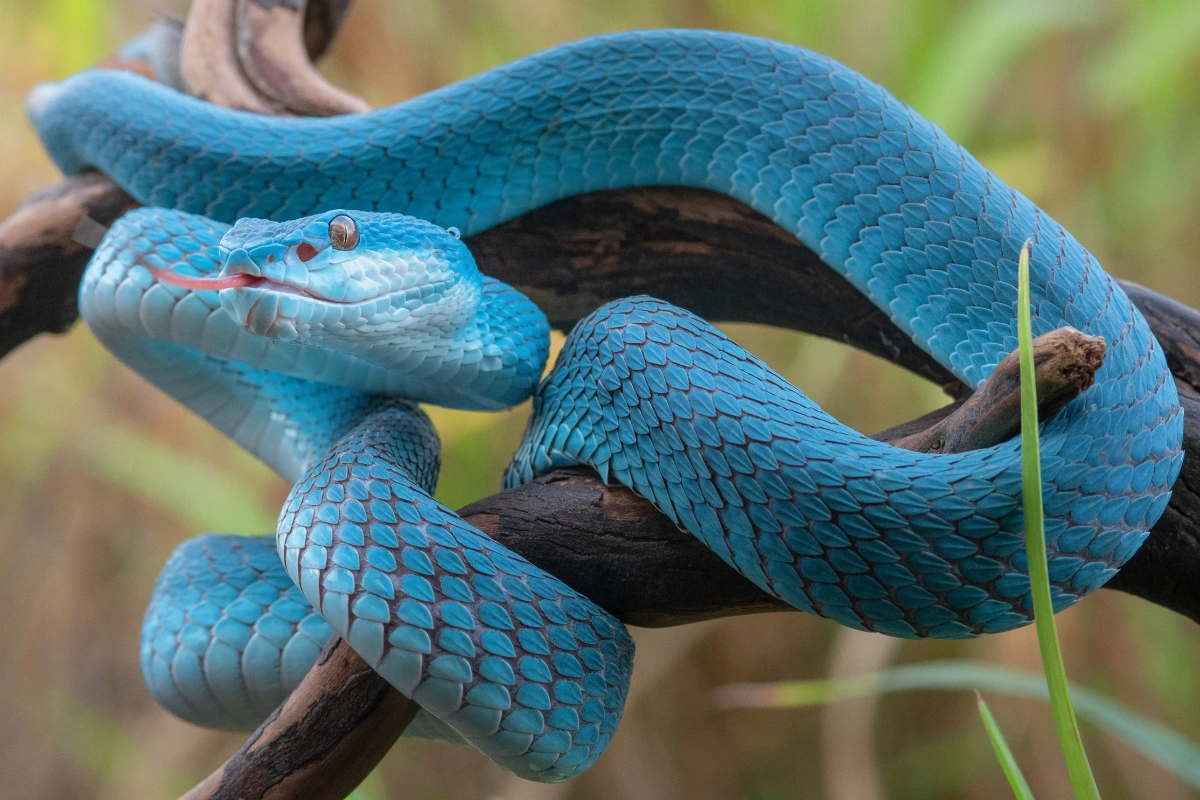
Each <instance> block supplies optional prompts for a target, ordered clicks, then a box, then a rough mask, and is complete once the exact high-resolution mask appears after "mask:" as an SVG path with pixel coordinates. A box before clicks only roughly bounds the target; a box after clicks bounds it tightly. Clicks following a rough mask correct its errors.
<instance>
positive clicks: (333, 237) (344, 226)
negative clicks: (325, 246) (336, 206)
mask: <svg viewBox="0 0 1200 800" xmlns="http://www.w3.org/2000/svg"><path fill="white" fill-rule="evenodd" d="M329 242H330V244H332V245H333V249H334V250H353V249H354V247H355V245H357V244H358V225H357V224H356V223H355V222H354V220H353V219H351V218H350V217H348V216H346V215H345V214H338V215H337V216H336V217H334V218H333V219H331V220H329Z"/></svg>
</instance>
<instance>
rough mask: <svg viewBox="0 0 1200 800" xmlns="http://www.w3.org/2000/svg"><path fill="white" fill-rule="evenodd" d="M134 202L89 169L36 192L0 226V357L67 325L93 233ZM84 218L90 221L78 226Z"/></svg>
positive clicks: (76, 311) (74, 311)
mask: <svg viewBox="0 0 1200 800" xmlns="http://www.w3.org/2000/svg"><path fill="white" fill-rule="evenodd" d="M135 207H137V202H136V201H134V199H133V198H132V197H130V196H129V195H127V194H125V192H123V191H122V190H121V189H119V188H118V187H117V186H116V184H114V183H113V182H112V181H110V180H109V179H108V178H106V177H105V176H103V175H100V174H98V173H92V174H89V175H82V176H79V177H76V178H68V179H67V180H66V181H64V182H63V183H61V184H59V185H58V186H54V187H51V188H49V189H43V190H42V191H40V192H38V193H37V194H34V195H32V196H31V197H29V198H28V199H27V200H26V201H25V203H24V204H23V205H22V206H21V207H20V208H19V209H18V210H17V212H16V213H15V214H13V215H12V216H11V217H9V218H8V219H6V220H4V222H2V223H0V357H3V356H4V354H6V353H8V352H9V351H10V350H12V349H13V348H14V347H16V346H17V345H19V344H21V343H22V342H24V341H26V340H27V339H30V338H32V337H33V336H36V335H37V334H39V333H44V332H50V333H61V332H62V331H65V330H66V329H67V328H69V327H71V324H72V323H73V322H75V320H76V318H78V316H79V309H78V308H77V306H76V302H75V301H76V293H77V290H78V288H79V280H80V278H81V277H83V269H84V267H86V266H87V262H88V259H89V258H91V256H92V248H93V247H95V245H96V241H97V240H95V239H94V238H92V237H93V236H94V233H95V232H96V230H97V229H103V228H104V227H105V226H107V225H110V224H112V222H113V221H114V220H116V219H117V217H119V216H121V215H122V214H124V213H125V212H126V211H128V210H130V209H131V208H135ZM84 219H91V220H93V221H94V222H95V226H94V227H92V228H91V229H89V226H87V225H86V224H85V225H84V226H83V228H82V229H80V224H79V223H80V220H84ZM81 240H82V241H81Z"/></svg>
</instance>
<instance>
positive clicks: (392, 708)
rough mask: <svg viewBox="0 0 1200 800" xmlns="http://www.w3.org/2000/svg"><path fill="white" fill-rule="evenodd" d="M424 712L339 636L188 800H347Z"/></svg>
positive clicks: (192, 791)
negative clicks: (409, 724)
mask: <svg viewBox="0 0 1200 800" xmlns="http://www.w3.org/2000/svg"><path fill="white" fill-rule="evenodd" d="M419 708H420V707H419V706H418V705H417V704H416V703H414V702H413V701H411V700H409V699H408V698H407V697H405V696H404V695H402V694H400V693H399V692H397V691H396V690H395V689H393V688H392V687H391V685H390V684H388V683H387V682H386V681H384V680H383V679H382V678H380V677H379V675H378V674H377V673H376V672H375V670H373V669H372V668H371V667H369V666H367V663H366V662H365V661H363V660H362V659H361V658H359V657H358V655H357V654H356V653H355V652H354V651H353V650H351V649H350V646H349V645H347V644H346V643H345V642H343V641H342V640H341V639H338V638H336V637H334V638H333V639H331V640H330V641H329V643H328V644H327V645H326V646H325V649H324V650H323V651H322V652H321V655H320V657H319V658H318V659H317V663H316V664H315V665H314V666H313V668H312V669H311V670H309V672H308V675H306V676H305V677H304V681H303V683H301V684H300V686H298V687H296V691H294V692H292V693H291V695H289V696H288V699H287V700H285V701H284V702H283V705H281V706H280V707H279V708H277V709H275V711H274V712H273V713H272V714H271V716H269V717H268V718H267V720H266V721H265V722H263V724H262V725H260V726H258V730H256V731H255V732H254V733H252V734H250V738H249V739H247V740H246V743H245V744H243V745H242V746H241V748H240V749H239V750H238V751H237V752H236V753H234V754H233V755H232V756H230V757H229V760H228V761H226V762H225V765H224V766H223V767H222V768H221V769H219V770H217V771H216V772H213V773H212V774H211V775H209V776H208V777H207V778H206V779H205V780H204V781H203V782H201V783H200V784H198V785H197V786H196V787H195V788H193V789H192V790H191V791H190V792H188V793H187V794H186V795H184V796H183V800H243V799H245V800H249V798H263V799H264V800H266V798H275V799H276V800H283V799H284V798H293V797H294V798H305V799H306V800H324V799H325V798H328V800H342V798H344V797H346V796H347V795H348V794H350V793H351V792H353V791H354V787H356V786H358V785H359V784H360V783H362V781H363V778H365V777H366V776H367V775H368V774H369V773H370V772H371V770H372V769H374V768H375V765H376V764H378V763H379V760H380V759H381V758H383V757H384V755H386V754H387V751H388V750H389V749H391V747H392V745H393V744H394V743H395V741H396V739H398V738H399V737H400V734H401V733H403V732H404V728H405V726H407V725H408V723H409V722H411V721H412V718H413V717H414V716H416V713H417V711H418V709H419Z"/></svg>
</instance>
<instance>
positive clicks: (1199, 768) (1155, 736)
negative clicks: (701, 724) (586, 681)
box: [717, 660, 1200, 791]
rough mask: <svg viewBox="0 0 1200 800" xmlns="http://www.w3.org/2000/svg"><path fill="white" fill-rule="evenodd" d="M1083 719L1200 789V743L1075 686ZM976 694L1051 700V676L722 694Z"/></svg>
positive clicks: (901, 672) (974, 667) (786, 697)
mask: <svg viewBox="0 0 1200 800" xmlns="http://www.w3.org/2000/svg"><path fill="white" fill-rule="evenodd" d="M1070 688H1071V697H1072V698H1073V700H1074V703H1075V710H1076V711H1077V712H1078V713H1079V716H1080V717H1081V718H1083V719H1086V720H1087V721H1088V722H1090V723H1092V724H1093V725H1095V726H1096V727H1098V728H1100V729H1101V730H1103V731H1104V732H1105V733H1107V734H1109V735H1110V736H1113V737H1115V738H1117V739H1119V740H1121V741H1122V742H1124V743H1125V744H1126V745H1128V746H1129V748H1130V749H1132V750H1135V751H1137V752H1138V753H1141V754H1142V755H1143V756H1145V757H1146V758H1148V759H1149V760H1151V761H1153V762H1154V763H1156V764H1158V765H1159V766H1161V767H1162V768H1163V769H1165V770H1167V771H1168V772H1170V773H1171V774H1173V775H1175V776H1177V777H1178V778H1179V779H1180V780H1182V781H1183V782H1184V783H1186V784H1187V785H1188V786H1190V787H1192V788H1193V789H1196V790H1197V791H1200V744H1197V743H1196V742H1193V741H1191V740H1190V739H1188V738H1186V737H1184V736H1181V735H1179V734H1178V733H1176V732H1175V731H1173V730H1171V729H1170V728H1167V727H1166V726H1164V725H1161V724H1159V723H1158V722H1155V721H1154V720H1151V719H1147V718H1146V717H1143V716H1141V715H1139V714H1137V713H1135V712H1134V711H1132V710H1130V709H1129V708H1127V707H1125V706H1123V705H1121V704H1120V703H1117V702H1115V701H1113V700H1110V699H1108V698H1107V697H1105V696H1104V695H1102V694H1099V693H1098V692H1094V691H1092V690H1090V689H1087V688H1085V687H1081V686H1072V687H1070ZM929 690H933V691H971V690H979V691H983V692H987V693H988V694H1001V695H1006V696H1009V697H1023V698H1027V699H1031V700H1040V701H1042V702H1046V701H1047V700H1049V698H1050V691H1049V689H1048V688H1047V687H1046V681H1045V678H1043V677H1042V676H1041V675H1034V674H1030V673H1025V672H1018V671H1016V670H1011V669H1007V668H1004V667H998V666H995V665H993V664H987V663H983V662H979V661H968V660H942V661H928V662H925V663H920V664H908V665H905V666H902V667H893V668H891V669H887V670H883V671H881V672H876V673H872V674H869V675H862V676H857V677H854V678H841V679H835V680H829V679H821V680H812V681H793V682H788V683H772V684H738V685H733V686H726V687H724V688H722V689H721V690H719V692H718V695H717V703H718V705H719V706H720V707H723V708H805V707H812V706H819V705H823V704H825V703H836V702H840V701H842V700H856V699H859V698H862V697H873V696H875V695H882V694H892V693H896V692H911V691H929Z"/></svg>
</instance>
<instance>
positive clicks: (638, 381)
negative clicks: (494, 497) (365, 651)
mask: <svg viewBox="0 0 1200 800" xmlns="http://www.w3.org/2000/svg"><path fill="white" fill-rule="evenodd" d="M1129 327H1130V328H1132V326H1129ZM1130 349H1131V350H1133V351H1134V352H1135V353H1136V352H1137V351H1139V350H1140V351H1141V353H1142V354H1141V356H1140V357H1138V358H1136V359H1133V360H1132V363H1130V362H1129V361H1126V362H1125V363H1126V364H1128V372H1129V373H1131V374H1130V375H1126V376H1122V378H1121V379H1119V380H1115V381H1114V382H1113V383H1110V384H1107V385H1103V386H1098V387H1096V388H1095V389H1093V390H1091V391H1089V392H1088V393H1086V394H1085V396H1084V397H1083V398H1081V400H1080V401H1076V402H1075V403H1073V404H1072V406H1071V407H1070V408H1069V409H1068V410H1066V411H1064V412H1061V413H1060V414H1059V416H1058V417H1056V418H1055V420H1053V421H1052V422H1051V423H1049V424H1047V425H1045V426H1044V427H1045V438H1044V440H1043V446H1042V469H1043V476H1044V479H1045V486H1044V491H1045V508H1046V514H1047V522H1046V531H1047V549H1048V551H1049V557H1050V564H1049V567H1050V579H1051V581H1052V586H1051V591H1052V596H1053V600H1054V606H1055V609H1056V610H1062V609H1063V608H1066V607H1067V606H1069V605H1071V604H1072V603H1074V602H1075V601H1076V600H1077V599H1078V598H1079V597H1081V596H1082V595H1084V594H1087V593H1088V592H1090V591H1092V590H1094V589H1096V588H1097V587H1099V586H1101V585H1103V584H1104V582H1105V581H1107V580H1108V579H1109V578H1110V577H1112V575H1114V574H1115V573H1116V571H1117V568H1119V567H1120V566H1121V565H1122V564H1123V563H1125V561H1126V560H1128V558H1129V557H1130V556H1132V555H1133V553H1134V552H1135V551H1136V550H1137V548H1138V546H1139V545H1140V544H1141V543H1142V541H1143V540H1144V539H1145V537H1146V530H1147V529H1148V528H1149V526H1150V524H1152V522H1153V520H1155V519H1157V518H1158V516H1159V514H1161V513H1162V510H1163V507H1164V506H1165V505H1166V501H1167V499H1168V497H1169V496H1170V494H1169V491H1168V489H1169V487H1170V485H1171V483H1172V482H1173V481H1174V479H1175V477H1176V475H1177V474H1178V471H1179V467H1180V464H1181V463H1182V455H1181V454H1180V453H1179V451H1178V448H1177V447H1173V446H1172V436H1173V435H1175V434H1176V432H1177V427H1178V424H1177V423H1178V420H1179V419H1180V415H1179V414H1177V413H1175V414H1172V413H1171V412H1170V405H1169V403H1168V402H1167V399H1166V398H1164V397H1163V395H1167V392H1166V390H1165V387H1166V386H1167V385H1169V384H1167V383H1163V382H1162V381H1161V378H1159V380H1158V382H1157V383H1155V382H1154V376H1155V375H1157V374H1160V373H1161V368H1158V366H1157V365H1154V366H1147V365H1148V364H1150V363H1152V359H1151V358H1150V356H1151V355H1153V354H1156V353H1157V345H1156V344H1155V343H1154V341H1153V339H1148V338H1143V339H1142V340H1141V341H1140V342H1139V343H1138V344H1137V347H1136V348H1126V350H1130ZM1123 352H1125V350H1123V348H1122V346H1121V344H1120V343H1118V345H1117V346H1115V347H1114V348H1113V349H1112V350H1111V351H1110V354H1109V356H1108V361H1107V362H1106V367H1105V368H1106V369H1108V370H1111V368H1112V366H1113V363H1114V361H1115V362H1116V363H1117V364H1121V363H1122V359H1123ZM1160 357H1161V356H1160ZM1147 373H1149V374H1147ZM1139 380H1140V381H1143V382H1145V383H1144V384H1143V385H1144V386H1146V387H1148V388H1149V389H1150V394H1148V395H1143V396H1142V397H1141V398H1140V399H1136V400H1133V401H1132V402H1129V403H1128V404H1127V405H1125V406H1120V405H1118V406H1117V409H1116V411H1113V412H1106V411H1105V410H1104V409H1103V407H1101V406H1099V403H1100V398H1099V397H1097V396H1096V395H1101V396H1103V395H1104V394H1105V393H1106V392H1107V393H1108V394H1113V389H1114V386H1116V387H1121V385H1122V384H1123V383H1124V384H1128V383H1134V384H1135V385H1137V383H1138V381H1139ZM1118 391H1122V390H1121V389H1118ZM1126 391H1127V390H1126ZM1173 391H1174V390H1173V387H1172V390H1171V394H1170V395H1169V398H1170V399H1173V397H1174V395H1173ZM1081 412H1084V413H1081ZM1117 413H1119V414H1120V415H1121V417H1122V422H1124V423H1125V424H1122V425H1117V424H1114V422H1115V420H1114V419H1113V418H1114V417H1115V416H1116V414H1117ZM1106 453H1112V454H1114V455H1115V456H1117V457H1119V458H1120V459H1121V460H1122V461H1130V462H1133V463H1125V464H1123V465H1113V464H1112V463H1111V460H1116V459H1115V458H1114V459H1111V460H1109V463H1102V464H1100V465H1096V466H1093V465H1092V464H1090V463H1089V461H1088V456H1089V455H1092V454H1098V455H1101V456H1104V455H1105V454H1106ZM570 464H587V465H590V466H592V467H594V468H595V469H597V470H598V471H599V472H600V473H601V474H602V475H605V476H607V477H610V478H612V479H615V480H617V481H619V482H620V483H623V484H625V485H626V486H629V487H630V488H632V489H633V490H635V491H636V492H638V493H639V494H641V495H642V496H643V497H646V498H647V499H649V500H651V501H652V502H653V503H654V504H655V505H656V506H657V507H658V508H659V509H661V510H662V511H664V512H665V513H666V514H667V515H668V516H670V517H671V518H672V519H673V520H674V521H675V522H676V524H678V525H679V526H680V527H682V528H683V529H685V530H687V531H689V532H691V533H692V534H694V535H696V536H697V537H698V538H700V539H701V540H702V541H703V542H704V543H705V544H707V545H708V546H709V547H710V548H712V549H713V551H714V552H716V553H717V554H718V555H720V556H721V558H722V559H724V560H725V562H726V563H728V564H729V565H730V566H732V567H733V568H734V569H736V570H738V571H739V572H741V573H742V574H743V575H745V576H746V577H748V578H749V579H750V580H752V581H754V583H755V584H757V585H758V586H759V587H761V588H762V589H764V590H765V591H768V592H770V593H772V594H774V595H775V596H776V597H780V598H782V599H783V600H785V601H787V602H788V603H790V604H791V605H793V606H795V607H796V608H799V609H802V610H804V611H808V612H810V613H814V614H819V615H821V616H823V617H828V618H830V619H833V620H836V621H838V622H840V623H842V624H843V625H847V626H850V627H852V628H858V629H860V630H873V631H878V632H880V633H886V634H889V635H892V636H900V637H905V638H918V637H935V638H965V637H971V636H974V635H977V634H981V633H997V632H1000V631H1005V630H1009V629H1011V628H1015V627H1018V626H1020V625H1024V624H1026V623H1028V622H1029V621H1031V620H1032V619H1033V607H1032V600H1031V597H1030V593H1029V577H1028V573H1027V570H1028V561H1027V559H1026V553H1025V549H1024V537H1023V532H1024V523H1023V519H1022V510H1021V463H1020V451H1019V442H1018V441H1013V442H1009V443H1007V444H1004V445H1000V446H998V447H992V448H987V449H984V450H976V451H971V452H967V453H961V454H957V455H950V456H944V455H937V456H935V455H929V454H924V453H913V452H909V451H906V450H900V449H898V448H895V447H891V446H890V445H886V444H883V443H881V442H877V441H874V440H872V439H869V438H867V437H865V436H862V435H861V434H859V433H857V432H855V431H853V430H851V429H849V428H847V427H845V426H844V425H842V424H840V423H839V422H837V420H835V419H833V418H832V417H831V416H829V415H828V414H826V413H825V412H824V411H822V410H821V408H820V407H819V406H817V405H816V404H815V403H813V402H812V401H811V400H809V399H808V397H806V396H805V395H804V393H803V392H801V391H800V390H799V389H796V388H795V387H793V386H791V385H790V384H788V383H787V382H786V381H785V380H784V379H783V378H782V377H780V376H779V375H778V374H777V373H775V372H774V371H772V370H771V369H770V368H769V367H767V366H766V365H765V364H763V363H762V362H761V361H759V360H758V359H756V358H754V357H753V356H751V355H750V354H748V353H747V352H746V351H745V350H743V349H742V348H741V347H739V346H737V345H736V344H734V343H733V342H732V341H730V340H729V339H728V338H727V337H725V336H724V335H723V334H721V333H720V332H719V331H717V330H716V329H714V328H713V327H712V326H710V325H709V324H708V323H706V322H704V321H703V320H701V319H699V318H698V317H695V316H693V315H691V314H688V313H687V312H683V311H681V310H680V309H678V308H675V307H674V306H671V305H669V304H667V303H664V302H662V301H660V300H655V299H653V298H633V299H629V300H621V301H616V302H614V303H611V304H609V305H606V306H604V307H603V308H601V309H600V310H598V311H597V312H595V313H594V314H593V315H592V316H590V317H588V318H587V319H585V320H583V321H582V322H580V323H579V325H577V326H576V328H575V330H574V331H573V332H572V334H571V336H570V338H569V339H568V340H567V342H566V344H565V345H564V347H563V350H562V352H561V354H560V355H559V359H558V362H557V364H556V365H555V368H554V370H553V372H552V373H551V374H550V376H549V377H548V378H547V380H546V381H544V382H543V383H542V385H541V386H540V387H539V389H538V393H537V395H536V396H535V398H534V413H533V416H532V418H531V420H530V424H529V428H528V430H527V431H526V435H525V438H524V440H523V442H522V444H521V447H520V449H519V450H518V451H517V454H516V457H515V458H514V460H513V463H512V465H511V466H510V468H509V472H508V474H507V475H506V484H507V485H510V486H511V485H516V484H520V483H523V482H526V481H528V480H530V479H531V478H532V477H533V475H534V474H536V473H537V472H542V471H545V470H548V469H550V468H552V467H555V466H564V465H570Z"/></svg>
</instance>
